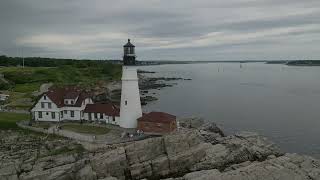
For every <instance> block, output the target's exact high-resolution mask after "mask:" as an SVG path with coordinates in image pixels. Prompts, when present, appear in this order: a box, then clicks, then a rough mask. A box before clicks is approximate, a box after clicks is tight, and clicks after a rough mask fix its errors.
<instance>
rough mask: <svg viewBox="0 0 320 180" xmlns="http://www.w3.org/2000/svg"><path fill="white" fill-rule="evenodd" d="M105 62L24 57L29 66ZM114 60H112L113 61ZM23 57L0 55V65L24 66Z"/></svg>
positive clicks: (91, 64) (84, 64) (99, 61)
mask: <svg viewBox="0 0 320 180" xmlns="http://www.w3.org/2000/svg"><path fill="white" fill-rule="evenodd" d="M102 62H103V63H105V62H108V61H104V60H75V59H56V58H43V57H26V58H24V66H28V67H58V66H64V65H75V66H76V67H89V66H94V65H97V63H102ZM111 62H112V61H110V63H111ZM22 64H23V58H22V57H7V56H0V66H7V67H8V66H22Z"/></svg>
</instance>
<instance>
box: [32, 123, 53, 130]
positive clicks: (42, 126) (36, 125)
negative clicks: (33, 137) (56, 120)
mask: <svg viewBox="0 0 320 180" xmlns="http://www.w3.org/2000/svg"><path fill="white" fill-rule="evenodd" d="M32 126H33V127H37V128H42V129H49V127H50V126H51V124H50V123H47V122H37V123H33V124H32Z"/></svg>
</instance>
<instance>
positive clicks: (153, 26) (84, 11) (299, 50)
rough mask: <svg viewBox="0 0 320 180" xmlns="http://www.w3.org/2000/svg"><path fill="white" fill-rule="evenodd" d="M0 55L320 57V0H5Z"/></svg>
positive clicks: (1, 8) (0, 14)
mask: <svg viewBox="0 0 320 180" xmlns="http://www.w3.org/2000/svg"><path fill="white" fill-rule="evenodd" d="M0 38H1V41H0V54H6V55H9V56H17V55H21V54H22V53H21V52H22V51H23V54H24V55H26V56H48V57H66V58H96V59H105V58H118V59H119V58H121V53H122V49H121V48H122V45H123V44H124V43H125V41H126V39H127V38H132V39H133V41H134V43H135V44H136V46H137V53H138V57H139V58H140V59H172V60H235V59H286V58H288V59H303V58H311V59H320V54H319V53H318V51H317V50H316V47H319V45H320V1H318V0H305V1H301V0H228V1H220V0H199V1H193V0H184V1H172V0H161V1H160V0H135V1H130V0H118V1H105V0H92V1H86V0H68V1H65V0H55V1H49V0H28V1H21V0H10V1H9V0H8V1H4V2H1V6H0Z"/></svg>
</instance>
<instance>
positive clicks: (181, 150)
mask: <svg viewBox="0 0 320 180" xmlns="http://www.w3.org/2000/svg"><path fill="white" fill-rule="evenodd" d="M179 122H180V125H181V127H180V128H179V131H178V132H176V133H173V134H168V135H165V136H161V137H153V138H149V139H145V140H141V141H134V142H130V143H123V144H117V145H108V146H103V147H99V148H90V149H85V148H84V147H86V146H82V145H81V143H80V142H76V141H74V140H70V139H64V138H60V137H51V136H47V135H44V134H33V133H26V132H24V131H1V132H0V141H1V145H0V179H19V180H31V179H49V180H50V179H63V180H69V179H70V180H73V179H80V180H95V179H105V180H106V179H109V180H111V179H112V180H116V179H121V180H122V179H167V180H169V179H170V180H193V179H196V180H209V179H219V180H233V179H234V180H235V179H237V180H238V179H240V180H241V179H243V180H246V179H253V180H258V179H275V180H280V179H281V180H282V179H288V180H291V179H297V180H298V179H299V180H300V179H306V180H316V179H319V178H320V161H319V160H317V159H314V158H312V157H309V156H303V155H298V154H288V153H284V152H282V151H281V150H280V149H279V148H278V147H277V146H276V145H275V144H273V143H272V142H270V141H269V140H268V139H266V138H265V137H263V136H259V135H258V134H256V133H251V132H242V133H238V134H235V135H230V136H225V134H224V133H223V131H222V130H221V129H220V128H219V127H217V126H216V124H214V123H208V122H205V121H202V120H201V119H198V118H196V119H194V118H192V119H181V120H180V121H179Z"/></svg>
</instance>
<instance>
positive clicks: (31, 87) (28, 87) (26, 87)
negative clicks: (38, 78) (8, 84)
mask: <svg viewBox="0 0 320 180" xmlns="http://www.w3.org/2000/svg"><path fill="white" fill-rule="evenodd" d="M40 85H41V83H26V84H16V85H15V86H14V88H13V91H15V92H21V93H32V92H34V91H37V90H39V88H40Z"/></svg>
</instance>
